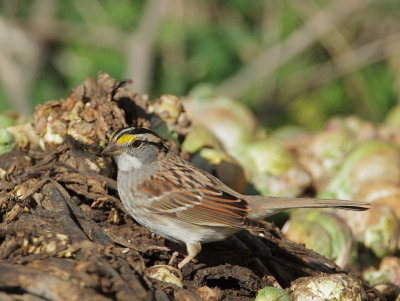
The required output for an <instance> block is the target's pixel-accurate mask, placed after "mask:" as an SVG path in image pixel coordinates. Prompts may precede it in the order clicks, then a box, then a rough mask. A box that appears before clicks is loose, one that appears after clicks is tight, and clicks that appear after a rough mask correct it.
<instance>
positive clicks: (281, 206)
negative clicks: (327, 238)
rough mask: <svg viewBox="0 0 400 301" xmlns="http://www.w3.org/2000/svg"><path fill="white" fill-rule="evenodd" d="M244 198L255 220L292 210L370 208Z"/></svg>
mask: <svg viewBox="0 0 400 301" xmlns="http://www.w3.org/2000/svg"><path fill="white" fill-rule="evenodd" d="M246 198H247V200H248V201H249V202H250V208H251V211H250V214H249V217H250V218H251V219H255V220H258V219H261V218H265V217H267V216H269V215H273V214H275V213H278V212H280V211H283V210H286V209H292V208H338V209H346V210H357V211H363V210H367V209H369V208H370V204H369V203H365V202H357V201H348V200H338V199H316V198H285V197H267V196H260V195H251V196H246Z"/></svg>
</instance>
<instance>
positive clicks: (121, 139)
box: [117, 134, 136, 144]
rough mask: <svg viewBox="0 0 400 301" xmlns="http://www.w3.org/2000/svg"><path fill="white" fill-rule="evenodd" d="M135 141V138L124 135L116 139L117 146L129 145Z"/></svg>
mask: <svg viewBox="0 0 400 301" xmlns="http://www.w3.org/2000/svg"><path fill="white" fill-rule="evenodd" d="M135 139H136V137H135V136H133V135H129V134H125V135H122V136H121V137H119V138H118V140H117V144H123V143H130V142H132V141H134V140H135Z"/></svg>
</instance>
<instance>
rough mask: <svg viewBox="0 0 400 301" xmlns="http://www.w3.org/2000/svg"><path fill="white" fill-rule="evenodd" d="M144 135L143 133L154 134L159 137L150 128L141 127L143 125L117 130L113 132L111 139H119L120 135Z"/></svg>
mask: <svg viewBox="0 0 400 301" xmlns="http://www.w3.org/2000/svg"><path fill="white" fill-rule="evenodd" d="M125 134H128V135H133V136H135V135H143V134H152V135H155V136H157V137H158V135H156V134H155V133H153V132H152V131H150V130H149V129H145V128H141V127H127V128H121V129H118V130H116V131H115V132H114V133H112V135H111V137H110V140H115V141H116V140H118V138H119V137H121V136H122V135H125Z"/></svg>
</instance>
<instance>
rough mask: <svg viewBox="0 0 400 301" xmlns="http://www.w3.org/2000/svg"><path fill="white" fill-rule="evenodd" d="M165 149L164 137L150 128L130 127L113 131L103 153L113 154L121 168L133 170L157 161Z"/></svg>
mask: <svg viewBox="0 0 400 301" xmlns="http://www.w3.org/2000/svg"><path fill="white" fill-rule="evenodd" d="M165 149H166V146H165V144H164V142H163V141H162V139H161V138H160V137H159V136H158V135H157V134H155V133H153V132H152V131H150V130H149V129H145V128H141V127H129V128H123V129H118V130H116V131H115V132H114V133H112V135H111V137H110V142H109V144H108V145H107V147H106V148H105V149H104V150H103V151H102V153H101V155H110V156H113V157H114V158H115V160H116V162H117V165H118V169H120V170H132V169H138V168H141V167H142V166H143V165H145V164H150V163H153V162H156V161H157V158H158V156H159V154H160V152H162V151H163V150H165Z"/></svg>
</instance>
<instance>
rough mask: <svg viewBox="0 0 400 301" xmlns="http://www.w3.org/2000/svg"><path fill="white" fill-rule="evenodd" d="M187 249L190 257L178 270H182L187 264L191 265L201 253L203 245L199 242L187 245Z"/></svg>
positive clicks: (186, 258)
mask: <svg viewBox="0 0 400 301" xmlns="http://www.w3.org/2000/svg"><path fill="white" fill-rule="evenodd" d="M186 249H187V252H188V255H187V256H186V257H185V258H183V260H182V261H181V262H180V263H179V264H178V268H179V269H182V268H183V267H184V266H185V265H186V264H187V263H189V262H190V261H191V260H192V259H193V258H195V257H196V256H197V254H199V253H200V251H201V244H200V243H199V242H196V243H190V242H188V243H186Z"/></svg>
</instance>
